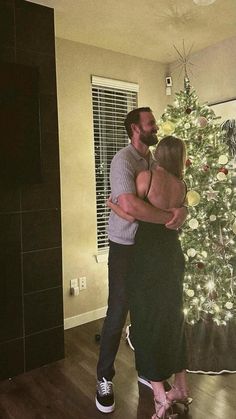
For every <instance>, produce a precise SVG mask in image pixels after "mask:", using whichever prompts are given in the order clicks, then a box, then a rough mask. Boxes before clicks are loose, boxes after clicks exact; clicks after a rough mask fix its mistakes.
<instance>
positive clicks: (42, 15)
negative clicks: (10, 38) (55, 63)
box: [15, 1, 55, 56]
mask: <svg viewBox="0 0 236 419" xmlns="http://www.w3.org/2000/svg"><path fill="white" fill-rule="evenodd" d="M15 14H16V48H17V49H18V48H19V49H22V50H28V51H29V50H32V51H37V52H41V53H44V54H49V55H52V56H54V55H55V42H54V36H55V35H54V19H53V10H52V9H50V8H48V7H42V6H40V5H37V4H34V3H28V2H25V1H23V2H20V3H17V4H16V7H15Z"/></svg>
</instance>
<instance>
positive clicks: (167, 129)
mask: <svg viewBox="0 0 236 419" xmlns="http://www.w3.org/2000/svg"><path fill="white" fill-rule="evenodd" d="M160 128H161V131H162V132H163V134H164V135H170V134H172V133H173V132H174V130H175V124H173V122H171V121H166V122H163V124H161V126H160Z"/></svg>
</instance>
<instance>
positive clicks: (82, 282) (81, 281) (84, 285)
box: [79, 276, 87, 291]
mask: <svg viewBox="0 0 236 419" xmlns="http://www.w3.org/2000/svg"><path fill="white" fill-rule="evenodd" d="M86 288H87V283H86V276H81V277H80V278H79V289H80V291H82V290H86Z"/></svg>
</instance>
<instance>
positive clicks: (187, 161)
mask: <svg viewBox="0 0 236 419" xmlns="http://www.w3.org/2000/svg"><path fill="white" fill-rule="evenodd" d="M191 164H192V162H191V160H190V159H187V160H186V162H185V166H186V167H189V166H191Z"/></svg>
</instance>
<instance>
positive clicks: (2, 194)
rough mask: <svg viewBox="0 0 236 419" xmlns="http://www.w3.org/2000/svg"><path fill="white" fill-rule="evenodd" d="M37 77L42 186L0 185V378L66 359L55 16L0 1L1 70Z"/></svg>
mask: <svg viewBox="0 0 236 419" xmlns="http://www.w3.org/2000/svg"><path fill="white" fill-rule="evenodd" d="M1 62H13V63H14V62H16V63H17V64H24V65H30V66H33V67H37V68H38V70H39V94H40V132H41V144H40V148H41V168H42V179H41V180H39V181H38V183H36V184H31V180H30V179H28V182H27V184H26V185H24V186H22V187H20V188H19V187H18V188H17V187H16V188H14V187H7V186H6V185H3V184H1V180H0V379H4V378H7V377H12V376H14V375H17V374H20V373H22V372H24V371H28V370H29V369H31V368H35V367H39V366H41V365H44V364H47V363H49V362H52V361H56V360H58V359H60V358H62V357H63V356H64V331H63V302H62V294H63V293H62V257H61V218H60V217H61V214H60V173H59V144H58V120H57V96H56V70H55V39H54V15H53V10H52V9H50V8H48V7H43V6H40V5H36V4H34V3H29V2H26V1H24V0H0V65H1Z"/></svg>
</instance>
